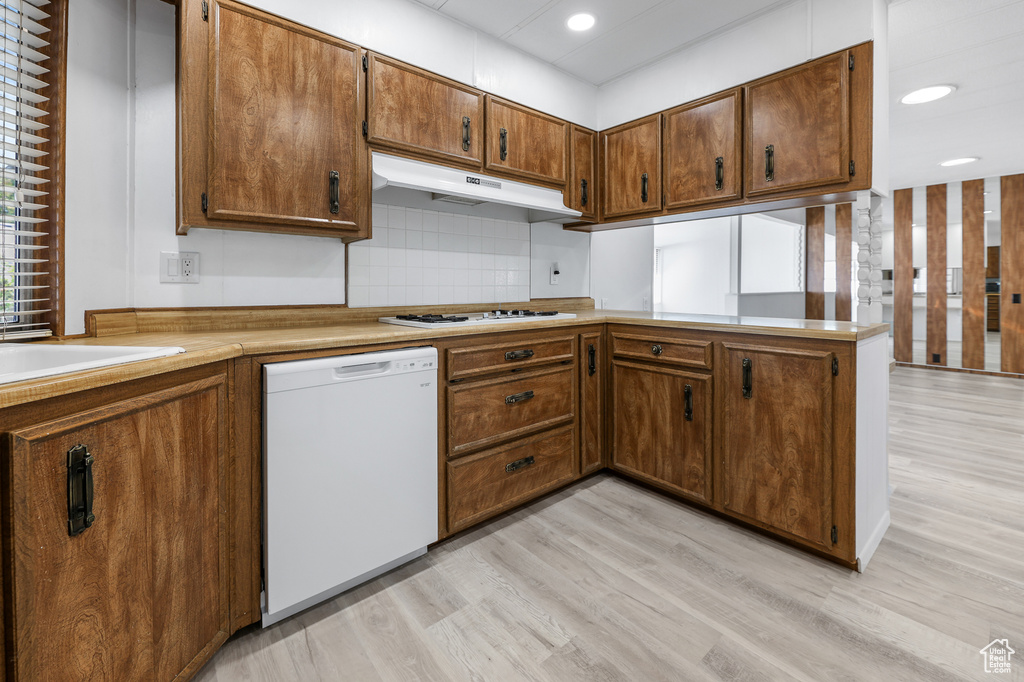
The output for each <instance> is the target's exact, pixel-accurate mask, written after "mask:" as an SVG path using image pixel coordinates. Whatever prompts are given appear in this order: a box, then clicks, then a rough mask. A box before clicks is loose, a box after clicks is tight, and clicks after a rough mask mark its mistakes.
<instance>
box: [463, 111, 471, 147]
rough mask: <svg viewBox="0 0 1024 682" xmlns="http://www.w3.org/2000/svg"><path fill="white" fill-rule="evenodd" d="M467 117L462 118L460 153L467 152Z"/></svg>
mask: <svg viewBox="0 0 1024 682" xmlns="http://www.w3.org/2000/svg"><path fill="white" fill-rule="evenodd" d="M469 142H470V140H469V116H463V117H462V151H464V152H468V151H469Z"/></svg>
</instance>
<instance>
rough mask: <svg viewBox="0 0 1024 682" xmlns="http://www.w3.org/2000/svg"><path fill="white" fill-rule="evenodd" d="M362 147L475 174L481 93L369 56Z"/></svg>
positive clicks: (480, 153) (480, 146) (480, 150)
mask: <svg viewBox="0 0 1024 682" xmlns="http://www.w3.org/2000/svg"><path fill="white" fill-rule="evenodd" d="M367 62H368V75H367V94H366V97H367V100H366V111H367V117H366V118H367V131H368V132H367V141H368V142H369V143H370V144H371V145H372V146H374V147H383V148H387V149H394V150H398V151H401V152H406V153H409V154H411V155H414V156H417V157H427V158H431V159H436V160H438V161H442V162H445V163H449V164H455V165H460V166H466V167H467V168H475V169H477V170H479V169H480V168H482V167H483V163H484V139H483V134H484V93H482V92H481V91H479V90H475V89H473V88H470V87H468V86H465V85H462V84H461V83H457V82H456V81H453V80H449V79H447V78H442V77H441V76H438V75H437V74H433V73H430V72H429V71H424V70H423V69H418V68H416V67H414V66H410V65H408V64H404V63H402V62H400V61H398V60H395V59H391V58H389V57H385V56H383V55H379V54H374V53H370V55H369V59H368V60H367Z"/></svg>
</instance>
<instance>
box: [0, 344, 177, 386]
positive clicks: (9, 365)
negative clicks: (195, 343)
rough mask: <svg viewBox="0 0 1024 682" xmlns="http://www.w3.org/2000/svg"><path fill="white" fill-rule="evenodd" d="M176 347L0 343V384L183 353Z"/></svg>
mask: <svg viewBox="0 0 1024 682" xmlns="http://www.w3.org/2000/svg"><path fill="white" fill-rule="evenodd" d="M184 352H185V349H184V348H178V347H177V346H57V345H47V344H36V343H0V384H9V383H12V382H15V381H25V380H27V379H38V378H40V377H48V376H53V375H55V374H68V373H69V372H80V371H82V370H84V369H96V368H97V367H109V366H111V365H123V364H125V363H128V362H138V361H139V360H152V359H153V358H163V357H167V356H169V355H177V354H178V353H184Z"/></svg>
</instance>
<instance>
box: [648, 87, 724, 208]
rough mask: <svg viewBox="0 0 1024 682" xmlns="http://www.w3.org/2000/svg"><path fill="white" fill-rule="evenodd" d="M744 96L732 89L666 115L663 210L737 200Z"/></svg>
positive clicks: (673, 110) (678, 108)
mask: <svg viewBox="0 0 1024 682" xmlns="http://www.w3.org/2000/svg"><path fill="white" fill-rule="evenodd" d="M740 97H741V93H740V90H738V89H737V90H730V91H729V92H727V93H724V94H721V95H715V96H713V97H710V98H708V99H704V100H700V101H699V102H694V103H692V104H686V105H683V106H681V107H677V108H675V109H672V110H671V111H668V112H666V113H665V140H664V144H665V147H664V162H665V208H668V209H674V208H683V207H687V206H693V205H694V204H703V203H710V202H714V201H722V200H724V199H738V198H739V196H740V186H741V183H742V178H743V174H742V172H741V170H740V167H741V165H742V163H743V149H742V146H741V145H740V140H741V139H742V135H743V117H742V115H741V106H740Z"/></svg>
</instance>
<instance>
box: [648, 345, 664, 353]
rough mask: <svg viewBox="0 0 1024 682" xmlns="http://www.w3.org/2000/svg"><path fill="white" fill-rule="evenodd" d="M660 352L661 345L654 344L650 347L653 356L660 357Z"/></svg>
mask: <svg viewBox="0 0 1024 682" xmlns="http://www.w3.org/2000/svg"><path fill="white" fill-rule="evenodd" d="M662 350H664V349H663V348H662V347H661V344H659V343H656V344H654V345H653V346H651V352H652V353H654V354H655V355H661V353H662Z"/></svg>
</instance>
